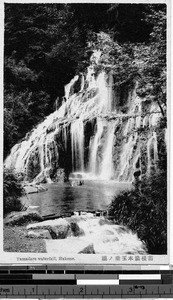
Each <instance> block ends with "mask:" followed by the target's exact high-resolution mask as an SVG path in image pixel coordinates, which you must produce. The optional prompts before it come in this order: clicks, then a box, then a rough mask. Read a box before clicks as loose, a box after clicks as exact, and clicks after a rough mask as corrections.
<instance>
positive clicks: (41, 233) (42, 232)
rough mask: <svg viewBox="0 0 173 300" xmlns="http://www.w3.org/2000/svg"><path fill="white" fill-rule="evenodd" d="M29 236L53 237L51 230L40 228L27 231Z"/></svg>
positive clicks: (36, 237)
mask: <svg viewBox="0 0 173 300" xmlns="http://www.w3.org/2000/svg"><path fill="white" fill-rule="evenodd" d="M27 237H28V238H33V239H52V237H51V235H50V232H49V231H48V230H39V231H33V230H30V231H29V232H28V233H27Z"/></svg>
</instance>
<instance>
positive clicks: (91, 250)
mask: <svg viewBox="0 0 173 300" xmlns="http://www.w3.org/2000/svg"><path fill="white" fill-rule="evenodd" d="M79 254H96V253H95V250H94V245H93V244H90V245H88V246H87V247H85V248H84V249H83V250H81V251H80V252H79Z"/></svg>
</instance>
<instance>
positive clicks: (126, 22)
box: [3, 1, 170, 264]
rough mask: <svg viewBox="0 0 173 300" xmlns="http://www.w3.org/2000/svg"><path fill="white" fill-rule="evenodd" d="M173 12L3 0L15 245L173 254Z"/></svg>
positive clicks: (6, 153)
mask: <svg viewBox="0 0 173 300" xmlns="http://www.w3.org/2000/svg"><path fill="white" fill-rule="evenodd" d="M168 15H169V11H168V6H167V3H166V2H165V1H155V2H154V3H153V2H150V1H148V2H146V1H141V2H140V1H139V2H135V3H133V2H131V3H130V2H127V3H126V2H123V1H119V2H117V1H115V2H109V1H107V2H101V1H100V2H95V3H94V2H92V1H91V2H88V3H87V2H85V3H82V2H76V3H75V2H65V1H64V2H58V1H57V2H56V3H50V2H49V3H47V2H42V3H38V2H37V3H34V2H31V3H23V2H22V1H21V2H19V1H18V2H16V3H15V2H13V3H12V2H9V3H4V45H3V51H4V61H3V63H4V67H3V68H4V71H3V76H4V77H3V98H4V99H3V132H4V134H3V251H4V252H5V253H7V252H9V253H18V254H21V255H22V254H24V253H30V254H31V253H35V254H36V253H37V254H40V253H41V254H47V255H49V254H51V255H52V254H53V255H55V256H57V257H58V258H59V259H60V258H62V260H64V257H68V256H69V261H68V260H67V262H68V263H69V262H70V263H71V262H72V263H73V257H75V256H76V255H77V256H78V257H80V259H81V261H82V257H84V258H85V259H88V261H90V259H91V261H92V262H94V261H97V256H98V255H100V256H99V257H101V260H102V262H104V263H107V262H108V260H109V259H110V260H111V263H112V264H118V263H121V264H122V263H129V262H128V260H130V263H138V264H140V263H141V262H142V263H150V264H152V263H153V262H154V259H155V256H157V257H160V259H162V258H163V257H164V256H167V255H168V254H169V243H168V242H169V239H168V224H169V209H168V208H169V197H168V181H169V180H168V176H167V174H168V163H167V157H168V156H169V122H168V121H169V118H168V117H167V116H168V113H169V100H170V99H169V97H168V69H167V67H168V63H167V58H168V53H167V44H168V35H167V33H168V21H167V20H168ZM86 254H87V255H86ZM89 254H90V255H89ZM86 257H87V258H86ZM108 257H109V259H108ZM157 262H158V263H160V261H159V260H158V261H157Z"/></svg>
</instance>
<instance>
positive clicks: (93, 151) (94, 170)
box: [89, 119, 104, 176]
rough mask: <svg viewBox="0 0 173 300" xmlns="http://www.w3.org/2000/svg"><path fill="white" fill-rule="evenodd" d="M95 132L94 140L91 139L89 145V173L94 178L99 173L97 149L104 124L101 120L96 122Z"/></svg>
mask: <svg viewBox="0 0 173 300" xmlns="http://www.w3.org/2000/svg"><path fill="white" fill-rule="evenodd" d="M96 126H97V131H96V134H95V136H94V139H91V145H90V160H89V162H90V166H89V171H90V173H91V174H92V175H94V176H96V175H98V171H99V163H98V148H99V145H100V141H101V136H102V134H103V129H104V123H103V121H101V120H99V119H98V120H97V125H96Z"/></svg>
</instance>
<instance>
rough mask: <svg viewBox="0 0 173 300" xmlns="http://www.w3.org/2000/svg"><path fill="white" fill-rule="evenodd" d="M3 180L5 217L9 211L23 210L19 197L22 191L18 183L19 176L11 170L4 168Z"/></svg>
mask: <svg viewBox="0 0 173 300" xmlns="http://www.w3.org/2000/svg"><path fill="white" fill-rule="evenodd" d="M3 180H4V185H3V201H4V207H3V212H4V216H5V215H6V214H8V213H10V212H11V211H21V210H22V209H23V205H22V203H21V200H20V197H21V196H22V195H23V193H24V190H23V188H22V185H21V183H20V178H19V175H18V174H16V173H15V172H14V170H12V169H6V168H4V178H3Z"/></svg>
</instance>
